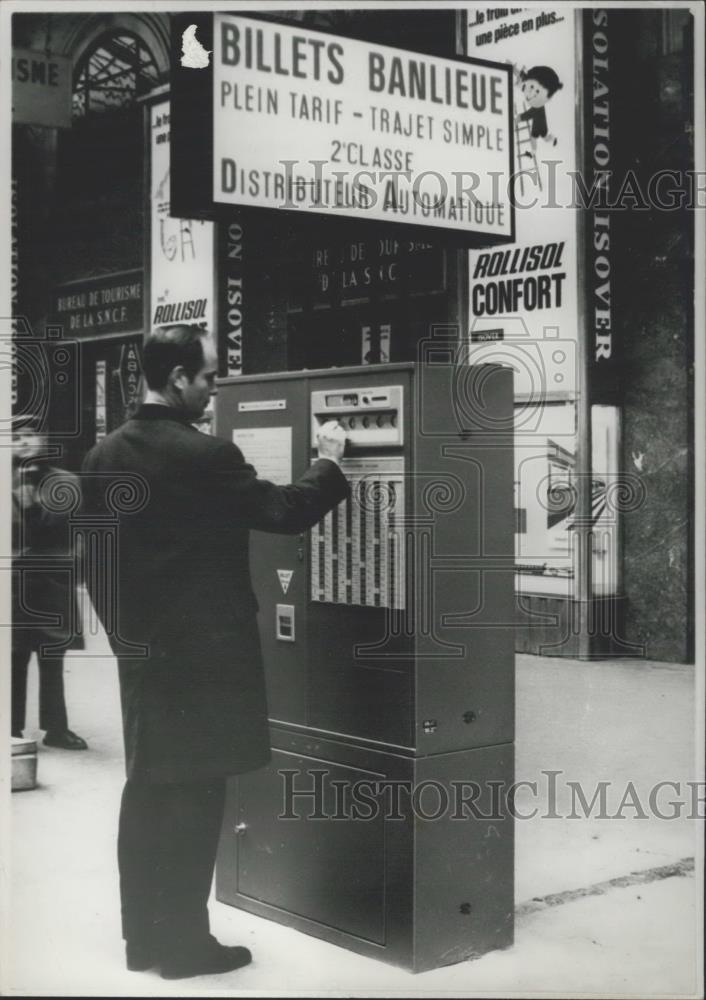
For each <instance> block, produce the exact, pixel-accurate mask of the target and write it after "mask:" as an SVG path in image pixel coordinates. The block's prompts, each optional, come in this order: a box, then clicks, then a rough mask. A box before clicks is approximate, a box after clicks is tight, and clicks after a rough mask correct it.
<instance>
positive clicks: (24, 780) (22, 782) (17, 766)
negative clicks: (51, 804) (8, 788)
mask: <svg viewBox="0 0 706 1000" xmlns="http://www.w3.org/2000/svg"><path fill="white" fill-rule="evenodd" d="M36 787H37V741H36V740H25V739H23V738H22V737H19V738H18V737H17V736H13V737H12V791H13V792H23V791H26V790H28V789H30V788H36Z"/></svg>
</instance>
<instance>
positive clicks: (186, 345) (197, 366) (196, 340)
mask: <svg viewBox="0 0 706 1000" xmlns="http://www.w3.org/2000/svg"><path fill="white" fill-rule="evenodd" d="M203 337H204V331H203V330H202V329H201V328H200V327H198V326H163V327H160V328H159V329H158V330H155V331H154V333H151V334H150V335H149V337H148V338H147V340H146V341H145V346H144V348H143V351H142V370H143V371H144V373H145V380H146V382H147V385H148V386H149V388H150V389H156V390H157V391H159V390H160V389H164V387H165V386H166V384H167V379H168V378H169V373H170V372H171V371H172V369H174V368H176V367H177V365H182V366H183V368H184V371H185V372H186V374H187V376H188V377H189V379H193V377H194V375H196V373H197V372H198V371H200V370H201V369H202V368H203V365H204V353H203Z"/></svg>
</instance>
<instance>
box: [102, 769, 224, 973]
mask: <svg viewBox="0 0 706 1000" xmlns="http://www.w3.org/2000/svg"><path fill="white" fill-rule="evenodd" d="M224 800H225V779H224V778H220V779H215V780H210V781H209V782H208V783H205V782H185V783H174V784H156V783H151V782H141V781H135V780H128V781H127V782H126V784H125V788H124V790H123V796H122V803H121V808H120V826H119V832H118V865H119V869H120V899H121V910H122V926H123V937H124V938H125V940H126V941H129V942H131V943H134V944H137V945H140V944H143V945H145V946H146V947H153V948H154V949H155V951H156V952H157V953H158V954H172V953H175V952H176V953H185V952H188V951H190V950H198V948H199V946H200V945H201V943H202V942H203V940H204V939H205V938H206V937H207V936H208V934H209V920H208V907H207V904H208V897H209V893H210V891H211V881H212V879H213V870H214V866H215V862H216V851H217V848H218V838H219V834H220V829H221V822H222V818H223V805H224Z"/></svg>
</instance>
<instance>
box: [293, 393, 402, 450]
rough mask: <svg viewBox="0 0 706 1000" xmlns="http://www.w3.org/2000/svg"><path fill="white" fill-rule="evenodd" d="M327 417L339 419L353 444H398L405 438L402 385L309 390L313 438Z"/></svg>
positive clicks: (385, 446) (388, 445) (314, 438)
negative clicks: (310, 392)
mask: <svg viewBox="0 0 706 1000" xmlns="http://www.w3.org/2000/svg"><path fill="white" fill-rule="evenodd" d="M327 420H338V421H339V423H340V424H341V426H342V427H343V428H344V430H345V432H346V434H347V435H348V440H349V442H350V444H351V445H352V446H353V447H355V448H389V447H395V446H400V445H401V444H402V443H403V440H404V427H403V414H402V386H401V385H393V386H387V387H381V388H379V387H377V386H376V387H374V388H369V389H321V390H317V391H315V392H312V394H311V440H312V441H315V440H316V432H317V430H318V428H319V427H320V426H321V424H323V423H325V422H326V421H327Z"/></svg>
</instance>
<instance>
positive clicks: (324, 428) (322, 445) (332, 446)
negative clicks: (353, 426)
mask: <svg viewBox="0 0 706 1000" xmlns="http://www.w3.org/2000/svg"><path fill="white" fill-rule="evenodd" d="M316 444H317V447H318V449H319V458H328V459H330V460H331V461H332V462H336V463H337V464H338V462H340V460H341V457H342V455H343V449H344V448H345V446H346V432H345V431H344V430H343V428H342V427H341V425H340V424H339V422H338V421H337V420H327V421H326V423H325V424H322V425H321V427H319V429H318V431H317V433H316Z"/></svg>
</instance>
